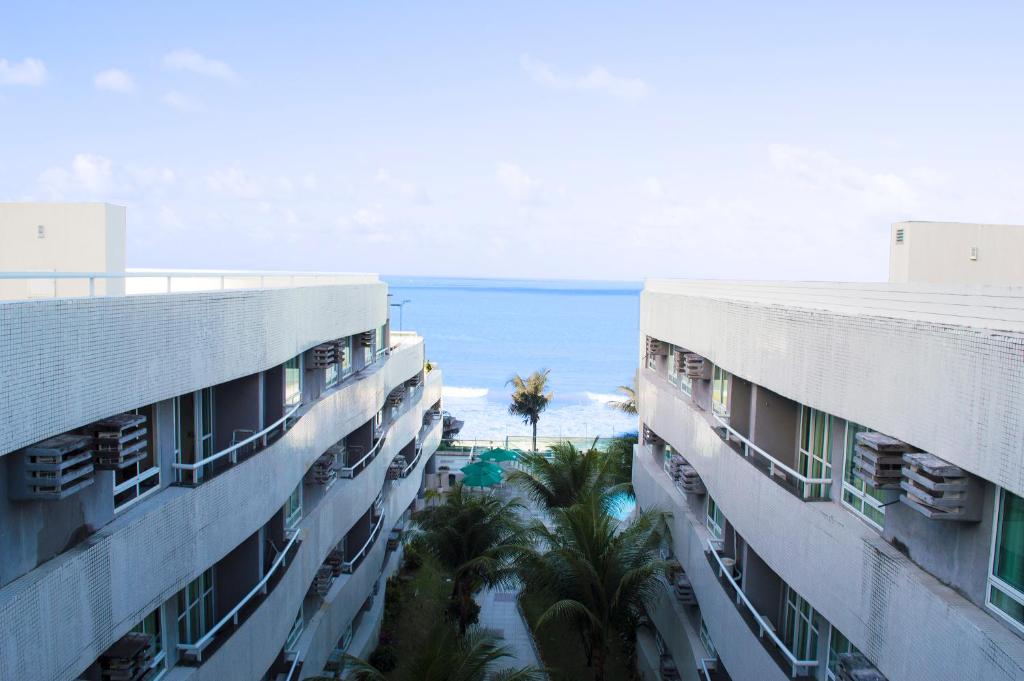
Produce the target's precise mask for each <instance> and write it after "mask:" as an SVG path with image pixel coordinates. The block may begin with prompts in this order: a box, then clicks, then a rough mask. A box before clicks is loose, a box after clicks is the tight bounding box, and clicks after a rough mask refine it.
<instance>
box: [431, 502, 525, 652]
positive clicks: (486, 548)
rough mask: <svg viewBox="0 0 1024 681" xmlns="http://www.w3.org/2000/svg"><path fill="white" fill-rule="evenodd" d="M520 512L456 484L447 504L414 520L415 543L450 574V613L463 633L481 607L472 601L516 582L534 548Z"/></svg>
mask: <svg viewBox="0 0 1024 681" xmlns="http://www.w3.org/2000/svg"><path fill="white" fill-rule="evenodd" d="M521 510H522V505H521V504H520V503H519V502H518V501H516V500H510V501H505V500H501V499H499V498H497V497H494V496H491V495H481V494H473V493H471V492H470V491H469V490H467V489H466V488H465V487H463V486H462V485H461V484H458V485H455V486H454V487H453V488H452V489H451V490H450V491H449V492H448V494H447V495H446V496H445V498H444V501H443V503H440V504H438V505H436V506H428V507H427V508H424V509H423V510H422V511H420V512H419V513H417V514H416V516H415V517H414V519H413V538H412V539H411V542H412V543H413V544H414V546H416V547H418V550H420V551H423V552H426V553H428V554H429V555H430V556H431V557H433V559H434V560H436V561H437V563H438V564H439V565H440V566H441V567H442V568H443V569H444V570H446V571H447V572H448V573H449V574H450V575H451V579H452V590H451V595H450V603H449V606H448V608H449V609H448V614H449V617H450V619H452V620H453V621H454V622H456V623H457V624H458V628H459V633H460V634H465V633H466V631H467V630H468V629H469V627H470V625H471V624H473V623H474V622H475V621H476V618H477V615H478V613H479V606H478V605H477V604H476V601H475V600H474V599H473V597H474V595H475V594H476V593H477V592H478V591H479V590H480V589H482V588H484V587H495V586H499V585H507V584H511V583H514V582H515V580H516V576H517V572H516V565H517V559H519V558H520V557H521V556H522V555H523V554H524V552H525V551H528V550H529V545H530V537H529V536H528V534H527V533H526V531H525V528H524V526H523V523H522V521H521V519H520V511H521Z"/></svg>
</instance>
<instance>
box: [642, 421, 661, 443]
mask: <svg viewBox="0 0 1024 681" xmlns="http://www.w3.org/2000/svg"><path fill="white" fill-rule="evenodd" d="M664 443H665V441H664V440H662V439H661V438H660V437H658V434H657V433H655V432H654V431H653V430H651V429H650V427H648V426H647V425H646V424H645V425H644V444H646V445H660V444H664Z"/></svg>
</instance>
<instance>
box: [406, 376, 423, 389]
mask: <svg viewBox="0 0 1024 681" xmlns="http://www.w3.org/2000/svg"><path fill="white" fill-rule="evenodd" d="M422 383H423V374H416V375H415V376H413V377H412V378H410V379H409V387H411V388H415V387H417V386H419V385H421V384H422Z"/></svg>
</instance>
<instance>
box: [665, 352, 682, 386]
mask: <svg viewBox="0 0 1024 681" xmlns="http://www.w3.org/2000/svg"><path fill="white" fill-rule="evenodd" d="M665 366H666V367H667V368H668V380H669V381H671V382H672V383H675V384H676V385H679V374H678V372H677V371H676V348H675V346H674V345H670V346H668V357H667V358H666V362H665Z"/></svg>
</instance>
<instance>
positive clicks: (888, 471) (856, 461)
mask: <svg viewBox="0 0 1024 681" xmlns="http://www.w3.org/2000/svg"><path fill="white" fill-rule="evenodd" d="M856 440H857V446H856V448H855V450H854V453H853V474H854V475H855V476H857V477H858V478H860V479H861V480H863V481H864V482H866V483H867V484H869V485H871V486H872V487H874V488H875V489H893V490H896V489H899V488H900V480H901V478H902V477H903V454H904V453H906V452H914V451H917V449H916V448H915V447H912V446H911V445H908V444H907V443H906V442H903V441H901V440H897V439H896V438H894V437H889V436H888V435H883V434H882V433H875V432H870V431H869V432H866V433H857V438H856Z"/></svg>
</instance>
